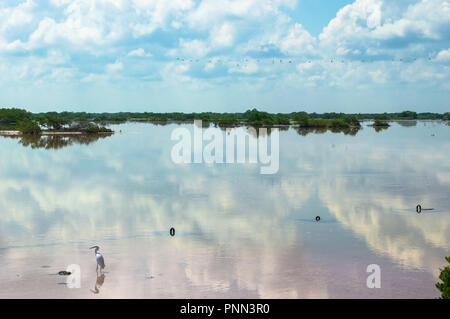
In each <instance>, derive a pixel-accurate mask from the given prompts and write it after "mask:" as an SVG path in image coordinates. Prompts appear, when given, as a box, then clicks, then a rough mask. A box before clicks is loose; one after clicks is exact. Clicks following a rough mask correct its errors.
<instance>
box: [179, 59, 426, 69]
mask: <svg viewBox="0 0 450 319" xmlns="http://www.w3.org/2000/svg"><path fill="white" fill-rule="evenodd" d="M418 60H419V61H425V62H430V63H432V62H435V60H434V59H433V58H431V57H425V58H394V59H353V60H343V59H334V58H330V59H305V58H301V59H293V58H271V59H267V58H266V59H251V58H250V59H249V58H245V59H226V58H222V59H220V58H209V59H195V58H176V61H177V62H179V63H197V64H222V65H228V66H230V65H232V66H236V67H246V66H248V65H249V63H252V64H254V63H256V64H265V65H289V64H291V65H295V64H296V63H302V64H313V63H328V64H334V65H339V64H340V65H344V64H348V65H351V64H360V63H373V62H385V63H386V62H387V63H392V64H396V65H399V64H402V63H404V64H407V63H408V64H411V63H414V62H416V61H418Z"/></svg>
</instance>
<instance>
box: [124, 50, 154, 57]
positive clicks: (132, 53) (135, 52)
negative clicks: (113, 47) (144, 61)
mask: <svg viewBox="0 0 450 319" xmlns="http://www.w3.org/2000/svg"><path fill="white" fill-rule="evenodd" d="M128 56H138V57H151V56H152V54H151V53H146V52H145V50H144V49H142V48H139V49H136V50H133V51H130V52H128Z"/></svg>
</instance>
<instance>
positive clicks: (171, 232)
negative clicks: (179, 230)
mask: <svg viewBox="0 0 450 319" xmlns="http://www.w3.org/2000/svg"><path fill="white" fill-rule="evenodd" d="M170 236H172V237H173V236H175V228H173V227H172V228H171V229H170Z"/></svg>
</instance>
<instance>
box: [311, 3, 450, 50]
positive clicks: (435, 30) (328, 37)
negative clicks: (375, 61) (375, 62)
mask: <svg viewBox="0 0 450 319" xmlns="http://www.w3.org/2000/svg"><path fill="white" fill-rule="evenodd" d="M449 28H450V4H449V2H448V1H442V0H415V1H398V2H395V3H393V1H388V0H356V1H355V2H354V3H353V4H350V5H347V6H345V7H344V8H342V9H341V10H340V11H339V12H338V13H337V16H336V18H334V19H333V20H331V21H330V23H329V24H328V26H327V27H325V28H324V30H323V32H322V33H321V34H320V36H319V39H320V41H321V45H322V47H323V48H327V49H329V50H333V51H334V52H337V53H338V54H351V53H352V52H355V51H358V52H360V53H361V54H364V53H366V52H367V51H368V50H372V52H374V51H375V50H374V48H376V51H377V52H378V53H379V54H386V53H390V54H394V55H395V54H398V52H402V53H404V51H401V50H402V49H405V50H407V49H408V50H411V49H414V51H413V53H416V54H419V53H421V54H424V53H425V51H426V46H430V47H433V46H435V45H436V44H435V42H433V41H436V40H444V41H447V43H448V30H449ZM424 40H426V41H424ZM418 43H420V45H417V44H418ZM410 52H411V51H410Z"/></svg>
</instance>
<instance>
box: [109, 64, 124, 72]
mask: <svg viewBox="0 0 450 319" xmlns="http://www.w3.org/2000/svg"><path fill="white" fill-rule="evenodd" d="M121 70H123V63H122V62H120V61H116V62H114V63H110V64H107V65H106V71H107V72H117V71H121Z"/></svg>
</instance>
